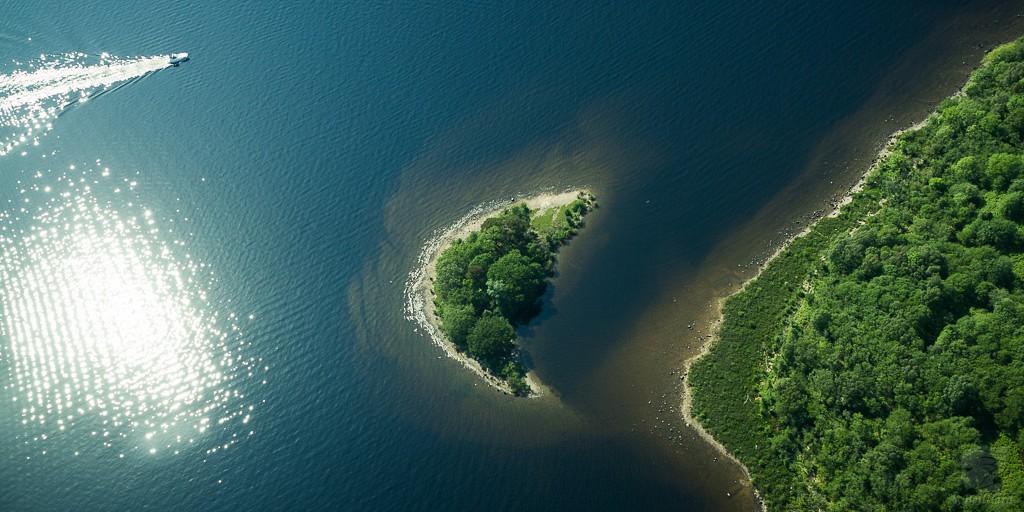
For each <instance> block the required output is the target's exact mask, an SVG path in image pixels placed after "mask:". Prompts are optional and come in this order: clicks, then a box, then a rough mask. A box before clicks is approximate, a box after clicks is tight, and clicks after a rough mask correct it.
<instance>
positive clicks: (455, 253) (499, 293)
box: [434, 195, 594, 395]
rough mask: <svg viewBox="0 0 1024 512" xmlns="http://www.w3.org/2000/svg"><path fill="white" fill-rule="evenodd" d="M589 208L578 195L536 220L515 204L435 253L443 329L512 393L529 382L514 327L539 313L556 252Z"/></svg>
mask: <svg viewBox="0 0 1024 512" xmlns="http://www.w3.org/2000/svg"><path fill="white" fill-rule="evenodd" d="M593 206H594V202H593V197H591V196H589V195H581V196H580V197H579V198H578V199H576V200H575V201H573V202H572V203H570V204H569V205H566V206H563V207H559V208H554V209H552V210H549V211H548V212H547V213H546V214H545V217H544V218H543V219H538V218H535V217H534V213H535V212H534V211H532V210H530V208H529V207H527V206H526V205H525V204H518V205H515V206H513V207H511V208H508V209H506V210H504V211H503V212H501V213H500V214H498V215H496V216H494V217H491V218H488V219H487V220H485V221H484V222H483V225H482V226H481V229H480V231H479V232H474V233H471V234H470V235H469V236H468V237H466V239H465V240H456V241H455V242H454V243H452V245H451V246H450V247H449V248H447V249H446V250H445V251H444V252H443V253H441V256H440V257H438V260H437V263H436V265H435V272H436V278H435V280H434V294H435V298H434V304H435V305H436V306H437V314H438V316H439V317H440V319H441V325H440V329H441V331H442V332H443V333H444V334H445V335H446V336H448V339H449V340H451V342H452V344H454V345H455V347H456V348H457V349H458V350H460V351H463V352H465V353H466V354H468V355H469V356H471V357H473V358H474V359H476V360H478V361H480V362H481V363H483V365H485V367H486V368H487V369H488V370H489V371H490V372H491V373H493V374H495V375H497V376H499V377H501V378H502V379H504V380H505V382H507V383H508V385H509V387H510V388H511V389H512V391H513V392H514V393H515V394H517V395H526V394H529V392H530V387H529V385H528V384H527V383H526V378H525V376H526V369H525V368H524V367H523V365H522V363H521V362H520V361H519V356H518V354H517V351H516V346H515V343H513V340H514V339H515V326H516V325H518V324H523V323H526V322H528V321H529V320H530V318H532V317H533V316H535V315H536V314H537V313H538V312H539V311H540V297H541V295H543V293H544V289H545V288H546V286H547V283H546V282H545V279H546V278H547V276H548V274H549V273H550V271H551V269H552V267H553V264H554V253H553V251H554V250H556V249H557V248H558V246H560V245H561V244H563V243H565V241H567V240H568V239H569V238H570V237H571V236H572V235H573V234H575V232H576V229H577V228H578V227H580V226H582V216H583V214H585V213H586V212H587V211H589V210H590V209H591V208H592V207H593ZM541 221H543V222H541Z"/></svg>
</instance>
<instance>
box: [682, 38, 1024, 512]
mask: <svg viewBox="0 0 1024 512" xmlns="http://www.w3.org/2000/svg"><path fill="white" fill-rule="evenodd" d="M1022 153H1024V40H1018V41H1017V42H1015V43H1012V44H1009V45H1006V46H1002V47H999V48H997V49H995V50H994V51H992V52H991V53H990V54H989V55H988V56H987V57H986V58H985V59H984V61H983V63H982V66H981V67H980V68H979V69H978V70H976V71H975V72H974V73H973V74H972V77H971V79H970V80H969V82H968V84H967V85H966V86H965V88H964V89H963V93H962V94H960V95H957V96H955V97H953V98H951V99H949V100H946V101H945V102H943V103H942V104H941V105H940V106H939V107H938V109H937V111H936V112H935V113H933V115H931V116H930V117H929V119H928V120H927V122H926V123H925V124H924V125H923V127H922V128H920V129H918V130H915V131H912V132H908V133H905V134H903V135H901V136H900V137H899V138H898V139H897V141H896V142H895V143H894V144H893V146H892V148H891V152H890V154H889V155H888V156H887V157H885V158H884V159H883V160H881V161H880V162H879V164H878V165H877V166H876V168H875V169H874V170H873V171H872V172H871V173H870V175H869V176H868V177H867V179H866V186H865V187H864V189H863V191H861V192H859V193H858V194H856V195H855V196H854V198H853V201H852V203H851V204H850V205H848V206H847V207H846V208H844V209H843V211H842V213H841V214H840V215H839V216H838V217H835V218H826V219H823V220H822V221H821V222H819V223H818V224H817V225H816V226H815V227H814V228H813V229H812V231H811V232H810V234H808V235H806V236H804V237H802V238H799V239H797V240H795V241H793V243H792V244H791V245H790V246H789V247H788V248H787V249H786V250H785V251H784V252H783V253H781V255H780V256H778V257H777V258H775V259H774V260H773V261H772V262H771V263H770V264H769V265H768V266H767V268H766V269H765V270H764V272H763V273H762V274H761V275H760V276H759V277H758V278H757V279H756V280H755V281H753V282H752V283H750V284H749V285H748V286H747V287H746V289H745V290H744V291H742V292H741V293H738V294H736V295H734V296H733V297H731V298H730V299H729V300H728V301H727V302H726V304H725V307H724V315H725V317H724V321H723V324H722V325H721V327H720V330H719V333H718V338H717V340H716V341H715V343H714V345H713V347H712V350H711V352H710V354H709V355H708V356H706V357H704V358H703V359H701V360H700V361H698V362H697V363H696V364H695V365H694V366H693V368H692V374H691V377H690V379H691V382H692V389H693V393H694V398H695V411H696V413H697V417H698V418H699V419H700V420H701V421H702V422H703V423H704V425H705V426H706V428H707V429H708V430H709V431H710V432H711V433H712V434H713V435H714V436H715V437H716V438H718V439H719V440H720V441H722V442H723V443H724V444H725V446H727V447H728V448H729V449H730V450H732V451H733V452H734V453H735V454H736V455H737V456H738V457H739V458H740V460H742V461H743V462H744V463H745V464H746V465H747V466H748V468H749V469H750V471H751V473H752V476H753V480H754V484H755V485H756V486H757V487H758V488H759V489H760V490H761V492H762V494H763V496H764V498H765V500H766V503H767V505H768V507H769V508H770V509H777V510H818V509H822V510H1024V471H1022V463H1021V461H1022V450H1021V447H1022V446H1024V434H1022V427H1024V231H1022V223H1024V157H1022Z"/></svg>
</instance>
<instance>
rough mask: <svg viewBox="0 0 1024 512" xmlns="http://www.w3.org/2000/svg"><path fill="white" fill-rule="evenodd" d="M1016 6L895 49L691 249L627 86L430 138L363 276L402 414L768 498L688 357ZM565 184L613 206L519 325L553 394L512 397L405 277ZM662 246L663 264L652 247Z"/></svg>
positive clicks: (593, 221)
mask: <svg viewBox="0 0 1024 512" xmlns="http://www.w3.org/2000/svg"><path fill="white" fill-rule="evenodd" d="M1016 15H1017V13H1016V12H1014V11H1013V6H1007V5H1005V4H1001V5H996V4H995V3H993V4H992V5H988V4H983V5H981V6H980V7H979V6H978V5H975V6H973V7H972V8H971V9H964V10H962V11H960V12H958V13H956V16H954V17H952V18H951V19H950V21H947V22H943V23H940V24H938V25H937V26H935V27H934V28H933V30H932V32H931V34H930V35H928V36H927V37H924V38H923V39H922V40H921V41H920V42H919V43H918V44H916V45H915V46H913V47H912V48H910V50H909V51H907V52H906V53H905V54H904V55H903V56H902V57H901V58H899V59H896V60H895V61H894V62H895V64H894V65H893V66H892V67H891V69H890V70H889V72H888V74H887V75H886V76H884V77H883V78H882V79H881V80H880V81H879V82H878V83H877V84H876V86H875V87H874V92H873V93H871V94H868V95H866V99H865V100H864V101H863V103H861V105H860V107H859V108H858V109H856V110H855V112H854V113H853V114H851V115H850V116H849V117H846V118H844V119H839V120H837V121H833V122H832V123H831V125H830V126H828V127H827V131H826V132H825V133H824V134H823V135H816V136H815V138H814V139H813V140H812V141H811V142H809V143H808V144H807V147H808V149H807V150H806V151H804V152H803V153H802V158H801V160H799V161H797V162H796V163H786V164H785V165H787V166H789V167H790V168H792V169H796V170H794V171H793V175H794V176H796V177H795V179H792V180H790V181H789V182H788V183H786V184H783V186H781V187H780V188H779V189H778V191H777V192H775V193H774V194H773V195H771V196H770V197H764V198H762V199H760V200H759V201H758V202H753V203H751V204H745V205H743V208H738V209H737V210H735V211H737V212H741V213H740V214H738V215H733V216H730V214H729V212H716V213H715V215H713V216H712V215H710V214H708V216H709V217H712V218H711V219H710V220H711V222H712V223H713V224H714V225H716V226H721V227H722V228H721V229H718V230H717V232H713V233H710V234H703V235H702V236H706V237H708V239H709V240H710V241H709V242H708V243H704V244H697V243H695V244H694V245H693V246H692V247H688V246H687V245H686V242H687V241H686V240H669V241H658V240H657V236H658V234H659V233H661V232H663V231H664V230H665V229H670V228H669V227H668V226H665V222H666V221H665V220H664V219H662V218H661V217H659V212H660V211H661V210H659V209H658V208H662V206H659V205H657V202H658V201H659V200H660V201H665V200H668V201H672V200H673V196H672V194H673V193H674V192H677V190H676V188H682V185H679V184H675V185H669V186H667V190H665V191H663V192H664V193H663V195H662V196H660V197H656V198H651V199H648V198H646V197H644V196H639V195H638V194H637V193H638V192H640V191H642V190H643V187H644V186H650V183H649V181H650V179H649V178H648V177H647V176H646V174H647V172H648V171H649V170H650V169H652V168H654V167H657V166H660V165H664V164H665V160H664V159H663V158H662V155H661V154H660V152H659V151H657V150H654V149H652V148H654V147H656V146H655V145H653V144H651V143H650V141H645V140H644V139H643V138H642V137H639V138H637V137H633V136H631V135H629V136H628V135H625V133H627V132H628V130H619V129H618V127H619V126H620V123H626V124H628V123H629V122H630V121H629V120H624V119H628V116H627V117H626V118H620V117H618V116H617V114H618V113H619V112H622V110H623V109H622V105H621V104H619V101H620V99H621V101H626V100H625V99H624V98H620V99H616V98H617V97H616V96H611V97H609V98H605V101H604V102H599V103H597V104H595V105H592V106H591V107H589V108H583V109H582V110H581V112H582V113H581V114H580V116H579V118H578V119H577V124H575V125H573V126H570V127H568V128H566V129H565V130H564V131H565V133H563V134H562V135H560V136H554V137H553V138H552V139H551V140H555V141H557V142H554V143H545V142H540V143H534V144H533V145H532V146H529V149H526V150H523V151H521V152H519V153H516V154H512V155H504V156H490V157H479V156H478V157H476V158H467V157H465V155H462V156H461V157H459V158H453V157H452V154H453V153H454V152H457V149H456V148H458V147H459V144H461V143H462V142H463V141H464V140H465V138H467V137H470V138H472V135H469V134H470V133H472V132H473V129H474V127H475V126H477V124H476V123H480V122H482V121H480V120H472V121H470V122H467V124H466V125H465V126H463V127H459V128H457V129H455V130H452V131H451V132H450V133H449V135H448V136H446V137H444V138H441V139H438V140H434V141H431V142H430V143H428V144H427V145H426V149H425V150H423V151H422V152H421V156H420V157H419V158H417V159H416V160H415V161H414V162H413V163H412V164H410V165H409V166H407V168H406V169H405V170H404V172H403V173H402V175H401V178H400V180H399V181H398V183H397V185H396V189H395V191H394V193H393V194H392V196H391V199H390V200H389V201H388V202H387V204H386V205H385V207H384V215H385V218H386V222H385V224H386V226H387V230H388V232H387V236H386V238H385V240H384V241H383V243H382V245H381V247H380V248H379V253H378V254H377V255H376V258H371V259H369V260H367V261H366V263H365V265H364V269H363V271H362V272H361V273H360V274H359V275H358V276H357V277H356V278H354V279H353V280H352V282H351V283H350V287H349V296H348V299H349V307H350V310H351V313H352V314H351V317H352V318H353V319H355V320H356V321H357V322H358V323H359V325H357V326H356V330H357V331H358V336H357V338H358V339H359V341H360V343H359V347H358V350H359V351H360V353H361V355H362V357H364V358H366V359H367V360H373V359H375V358H385V359H387V360H389V361H390V362H391V364H393V365H394V366H395V368H396V373H397V375H399V377H397V380H398V381H399V382H393V383H390V384H389V385H390V386H392V387H393V388H394V389H395V390H396V391H397V392H399V393H403V394H406V395H407V396H406V397H405V398H404V401H403V402H402V406H403V407H407V408H408V410H407V411H405V413H404V414H402V415H401V416H402V421H405V422H408V424H409V425H414V426H415V427H416V428H423V429H428V430H431V431H434V432H436V433H437V435H438V436H439V437H441V438H444V439H450V440H452V442H474V443H481V444H482V445H484V446H491V447H493V450H495V452H496V453H503V454H504V453H506V452H504V451H502V450H501V448H511V449H513V450H527V451H530V452H531V453H533V454H534V455H535V456H536V457H537V458H538V459H539V460H538V465H541V466H543V465H544V464H549V465H550V466H549V467H550V468H552V469H551V470H552V471H555V468H557V469H559V470H560V469H564V466H562V465H559V463H557V462H556V461H555V460H554V459H556V458H558V457H560V456H565V457H581V458H583V459H586V457H585V456H581V455H580V454H579V453H583V452H585V453H590V455H589V457H590V458H591V459H593V460H595V461H597V460H599V459H601V458H602V457H612V458H616V460H617V461H618V462H615V461H607V462H608V463H609V464H612V465H615V464H616V463H618V464H620V465H621V467H622V468H625V469H624V471H638V473H636V480H637V481H647V482H650V484H649V487H645V488H644V489H642V490H638V491H637V492H647V491H649V492H651V493H653V494H659V493H663V492H664V493H667V494H668V495H675V496H677V497H678V500H679V501H678V502H679V503H685V504H682V505H681V508H686V507H693V508H707V509H715V510H722V509H731V510H747V509H751V508H753V507H754V501H753V495H752V492H751V489H750V487H749V482H747V481H746V479H745V477H744V476H743V473H742V471H741V469H740V468H739V467H737V466H736V465H735V464H733V463H731V462H728V461H727V460H726V459H724V458H723V457H720V455H719V454H718V453H716V452H715V450H714V449H713V448H712V447H711V446H709V445H708V444H706V443H705V442H704V441H703V440H701V439H700V438H699V437H697V435H696V433H695V432H694V431H693V430H692V429H691V428H689V426H688V425H686V424H685V422H684V421H683V420H682V418H681V417H680V412H679V410H680V408H679V403H680V395H681V374H680V369H681V367H682V366H683V363H684V362H685V361H686V360H687V359H688V358H690V357H692V356H693V355H695V354H696V353H697V351H698V349H699V346H700V342H701V341H702V339H703V337H705V336H707V335H708V334H710V333H709V331H708V326H709V324H710V323H711V322H712V321H713V320H714V319H715V317H716V316H717V304H718V300H719V299H720V298H721V297H723V296H725V295H728V294H729V293H732V292H734V291H735V290H737V289H738V288H739V286H740V285H741V284H742V283H743V282H744V281H745V280H746V279H749V278H750V277H752V276H753V275H754V274H755V272H756V270H757V267H758V265H759V264H760V263H763V262H764V261H765V259H766V257H767V256H768V255H770V254H771V253H772V252H773V251H774V249H775V248H776V247H778V246H779V244H781V243H782V242H783V241H784V240H785V239H786V238H787V236H789V235H790V234H792V233H795V232H797V231H799V230H800V229H802V227H804V226H806V225H807V222H809V220H810V219H811V218H813V217H814V215H816V212H819V211H820V210H822V209H823V208H828V207H830V205H831V204H832V203H833V202H835V201H836V200H837V199H838V196H839V195H841V194H842V193H843V192H844V191H845V190H846V189H847V188H848V187H849V186H850V185H852V184H853V183H854V182H855V181H856V180H857V179H858V178H859V176H860V175H861V174H862V173H863V172H864V171H865V170H866V169H867V168H868V166H869V165H870V163H871V161H872V159H873V158H874V156H875V154H876V152H877V150H878V149H879V147H880V144H881V143H882V142H883V141H884V140H885V139H886V137H887V136H888V135H889V134H890V133H891V132H892V131H894V130H896V129H898V128H900V127H903V126H907V125H909V124H912V123H913V122H914V121H916V120H919V119H920V118H922V117H923V116H924V115H925V114H926V113H927V112H928V111H929V110H930V109H931V108H932V107H933V106H934V105H935V104H937V103H938V102H939V101H941V99H943V98H945V97H947V96H949V95H950V94H952V93H953V92H955V91H956V89H957V88H958V87H959V86H960V84H961V83H962V81H963V78H964V77H965V76H966V73H967V72H968V71H969V69H970V68H972V67H973V66H974V65H976V63H977V62H978V59H979V58H980V56H981V54H982V53H983V51H985V50H987V49H988V47H987V46H988V45H985V44H982V43H981V42H982V41H989V42H991V43H990V44H995V43H996V41H1002V40H1007V39H1010V38H1012V37H1014V36H1016V35H1017V34H1016V31H1019V30H1020V29H1021V22H1020V21H1019V20H1018V19H1017V18H1016ZM950 77H954V78H950ZM750 142H751V143H752V144H755V145H759V146H758V147H761V146H764V145H765V144H768V143H766V142H764V141H761V142H758V141H757V140H752V141H750ZM486 147H487V148H490V149H494V147H493V146H489V145H488V146H486ZM798 169H803V170H802V171H799V170H798ZM691 171H692V170H691ZM568 187H587V188H590V189H591V190H592V191H593V193H594V194H595V195H596V196H597V197H598V200H599V202H600V203H601V205H602V207H601V208H600V209H598V210H596V211H595V212H594V213H593V214H591V215H590V216H588V226H587V227H586V229H584V230H583V231H582V232H581V234H580V236H579V237H577V238H576V239H574V240H573V242H572V243H571V244H569V245H568V246H567V247H565V248H564V249H563V250H562V252H561V253H560V254H559V266H558V274H557V275H556V277H555V278H554V279H553V283H552V284H550V285H549V287H548V289H547V290H546V293H545V295H544V298H543V301H544V303H543V304H544V305H543V307H544V309H543V312H542V313H541V314H540V315H539V316H538V317H537V318H536V319H535V320H534V321H533V322H532V323H531V324H530V325H528V326H524V327H520V328H519V330H518V332H519V334H520V336H521V342H522V344H523V346H524V348H525V349H526V350H527V351H528V352H529V354H530V365H531V366H532V367H533V368H534V369H535V370H536V372H537V374H538V375H539V376H540V377H541V379H542V380H543V381H544V382H545V384H547V385H549V386H551V387H552V388H553V389H554V393H552V395H553V396H551V395H549V396H546V397H544V398H541V399H536V400H516V399H512V398H508V397H505V396H503V395H501V394H499V393H497V392H495V391H493V390H491V389H490V388H487V387H486V386H483V385H480V383H479V382H476V380H477V378H476V377H475V376H474V375H472V374H471V373H470V372H466V371H463V370H462V369H461V368H459V366H458V364H457V363H455V362H453V361H451V360H449V359H447V358H444V357H443V356H441V351H440V350H439V349H438V348H437V347H434V346H433V345H432V344H431V342H430V340H429V339H427V338H426V337H425V336H424V335H423V334H422V333H419V332H415V331H414V329H415V325H414V323H413V322H411V321H408V320H406V319H403V318H402V317H401V314H400V311H401V310H402V290H403V284H404V281H405V279H406V277H407V275H408V272H409V271H410V270H411V269H412V267H413V265H415V262H416V258H417V255H418V251H419V249H420V246H421V244H422V243H423V241H424V240H427V239H428V238H430V235H431V233H432V232H434V231H435V230H437V229H442V228H444V227H446V226H447V225H449V224H451V223H452V222H453V221H454V220H456V219H458V218H460V217H461V216H462V215H463V214H465V212H467V211H469V210H470V209H472V208H473V207H474V206H476V205H478V204H480V203H484V202H487V201H490V200H494V199H498V198H504V197H508V196H510V195H516V196H519V195H524V194H528V193H529V192H532V191H536V190H540V189H546V188H554V189H563V188H568ZM700 193H702V192H700V189H695V190H684V191H682V192H681V193H680V194H678V195H677V196H676V197H675V198H674V199H675V200H676V201H679V203H680V204H679V205H675V206H677V210H678V211H682V212H685V215H690V216H691V218H693V219H697V220H696V221H691V222H700V221H701V220H702V216H701V215H700V214H699V212H698V213H693V212H689V210H687V208H689V207H690V206H689V205H686V204H685V201H683V200H681V199H678V197H679V196H682V197H687V198H692V199H693V200H694V201H696V199H697V197H695V196H697V195H699V194H700ZM666 198H667V199H666ZM745 212H751V213H745ZM675 215H683V214H679V213H676V214H675ZM685 215H684V216H685ZM671 220H674V218H673V219H671ZM662 226H663V227H664V229H662V228H661V227H662ZM680 232H685V231H680ZM662 252H667V254H664V256H666V258H665V259H664V261H662V260H661V259H660V258H656V257H654V256H662V255H663V254H661V253H662ZM624 262H626V263H628V265H629V266H628V268H623V263H624ZM645 262H647V263H649V265H645V264H644V263H645ZM691 326H692V327H691ZM563 452H564V453H563ZM569 452H574V453H575V455H566V453H569ZM559 453H562V455H559ZM612 454H613V455H612ZM598 463H599V462H598ZM638 468H642V469H638ZM559 477H561V478H559ZM565 478H569V477H568V476H565V475H553V477H552V479H553V480H560V479H565ZM565 485H570V484H565ZM567 492H569V491H567ZM553 499H555V500H557V499H565V498H558V497H556V498H553ZM669 501H672V499H671V498H666V501H663V502H669ZM569 503H570V504H571V503H575V502H569Z"/></svg>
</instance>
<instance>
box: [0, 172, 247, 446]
mask: <svg viewBox="0 0 1024 512" xmlns="http://www.w3.org/2000/svg"><path fill="white" fill-rule="evenodd" d="M86 173H88V171H87V172H86ZM103 175H104V176H106V175H109V172H104V173H103ZM104 179H106V178H104ZM84 181H85V180H73V179H66V180H65V181H63V182H62V183H59V184H58V185H57V186H50V185H46V186H40V185H33V186H31V187H28V189H26V190H23V194H22V195H23V196H25V200H26V202H25V203H23V204H22V205H19V206H18V207H17V208H16V209H12V210H9V211H7V212H5V213H3V214H0V362H2V363H3V365H4V366H6V367H7V369H8V373H9V376H10V378H9V382H8V385H7V387H6V390H7V394H8V395H9V396H10V397H11V399H12V400H13V401H14V405H15V407H16V410H18V411H20V413H21V422H22V424H23V425H24V426H25V427H26V430H25V432H26V433H25V443H26V444H31V443H45V442H46V441H47V439H54V438H56V437H61V436H63V438H64V439H72V440H73V443H72V444H74V445H78V444H81V443H92V444H97V443H98V444H101V445H102V446H105V447H108V448H114V449H116V450H118V451H120V452H122V453H123V452H125V451H131V450H140V451H144V452H150V453H156V452H164V451H171V452H177V451H179V450H181V449H183V448H184V447H186V446H196V447H199V449H201V450H205V451H207V452H213V451H217V450H220V449H224V448H227V447H230V446H231V445H232V444H234V443H235V442H236V441H237V440H238V439H240V438H241V437H245V436H247V435H250V434H251V432H252V431H251V430H250V429H251V426H250V425H248V423H249V421H250V414H251V413H252V411H253V405H252V404H251V402H250V399H249V398H248V397H247V396H246V394H244V393H243V391H246V390H248V388H247V387H246V383H247V382H250V381H254V380H255V379H256V378H257V377H254V372H256V371H257V369H265V368H261V367H259V365H260V364H261V363H260V362H259V360H258V359H255V358H252V357H248V356H247V355H246V353H247V352H249V351H248V350H247V349H248V348H249V347H248V345H247V344H246V342H245V340H244V338H243V337H242V334H241V331H240V329H239V327H238V325H237V317H235V315H234V314H228V315H223V314H221V313H220V312H219V311H217V308H216V305H215V304H211V303H210V299H209V297H208V293H209V290H210V286H211V285H212V284H213V281H212V277H210V273H209V271H208V269H207V268H206V267H205V266H204V265H202V264H200V263H197V262H195V261H193V260H192V259H191V258H190V257H189V256H188V255H187V254H186V253H185V250H186V249H185V244H184V243H182V242H180V241H168V240H167V237H168V236H169V232H167V231H161V229H160V227H159V225H158V224H160V222H158V220H157V219H156V218H155V216H154V214H153V213H152V212H151V211H149V210H145V209H140V208H139V207H138V206H137V205H135V206H131V205H133V204H135V203H134V202H126V203H125V204H124V205H121V206H122V207H121V208H117V207H115V206H114V205H113V204H111V202H109V201H102V200H100V199H98V198H97V197H95V196H94V195H93V193H92V188H91V186H90V185H84V184H83V183H84ZM62 185H63V188H66V190H64V191H63V192H60V193H58V192H56V191H55V190H56V189H58V188H61V186H62ZM92 186H95V185H92ZM124 187H125V190H128V191H130V190H131V189H132V188H133V183H130V182H127V181H126V183H125V184H124ZM115 190H117V191H118V192H120V191H121V188H117V189H115ZM31 197H35V198H37V199H36V201H37V202H38V203H40V205H39V206H38V207H35V208H32V207H31V206H32V203H33V201H32V200H31V199H30V198H31ZM26 205H27V206H26ZM43 448H44V449H45V448H46V446H45V445H44V447H43ZM44 453H45V452H44Z"/></svg>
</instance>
